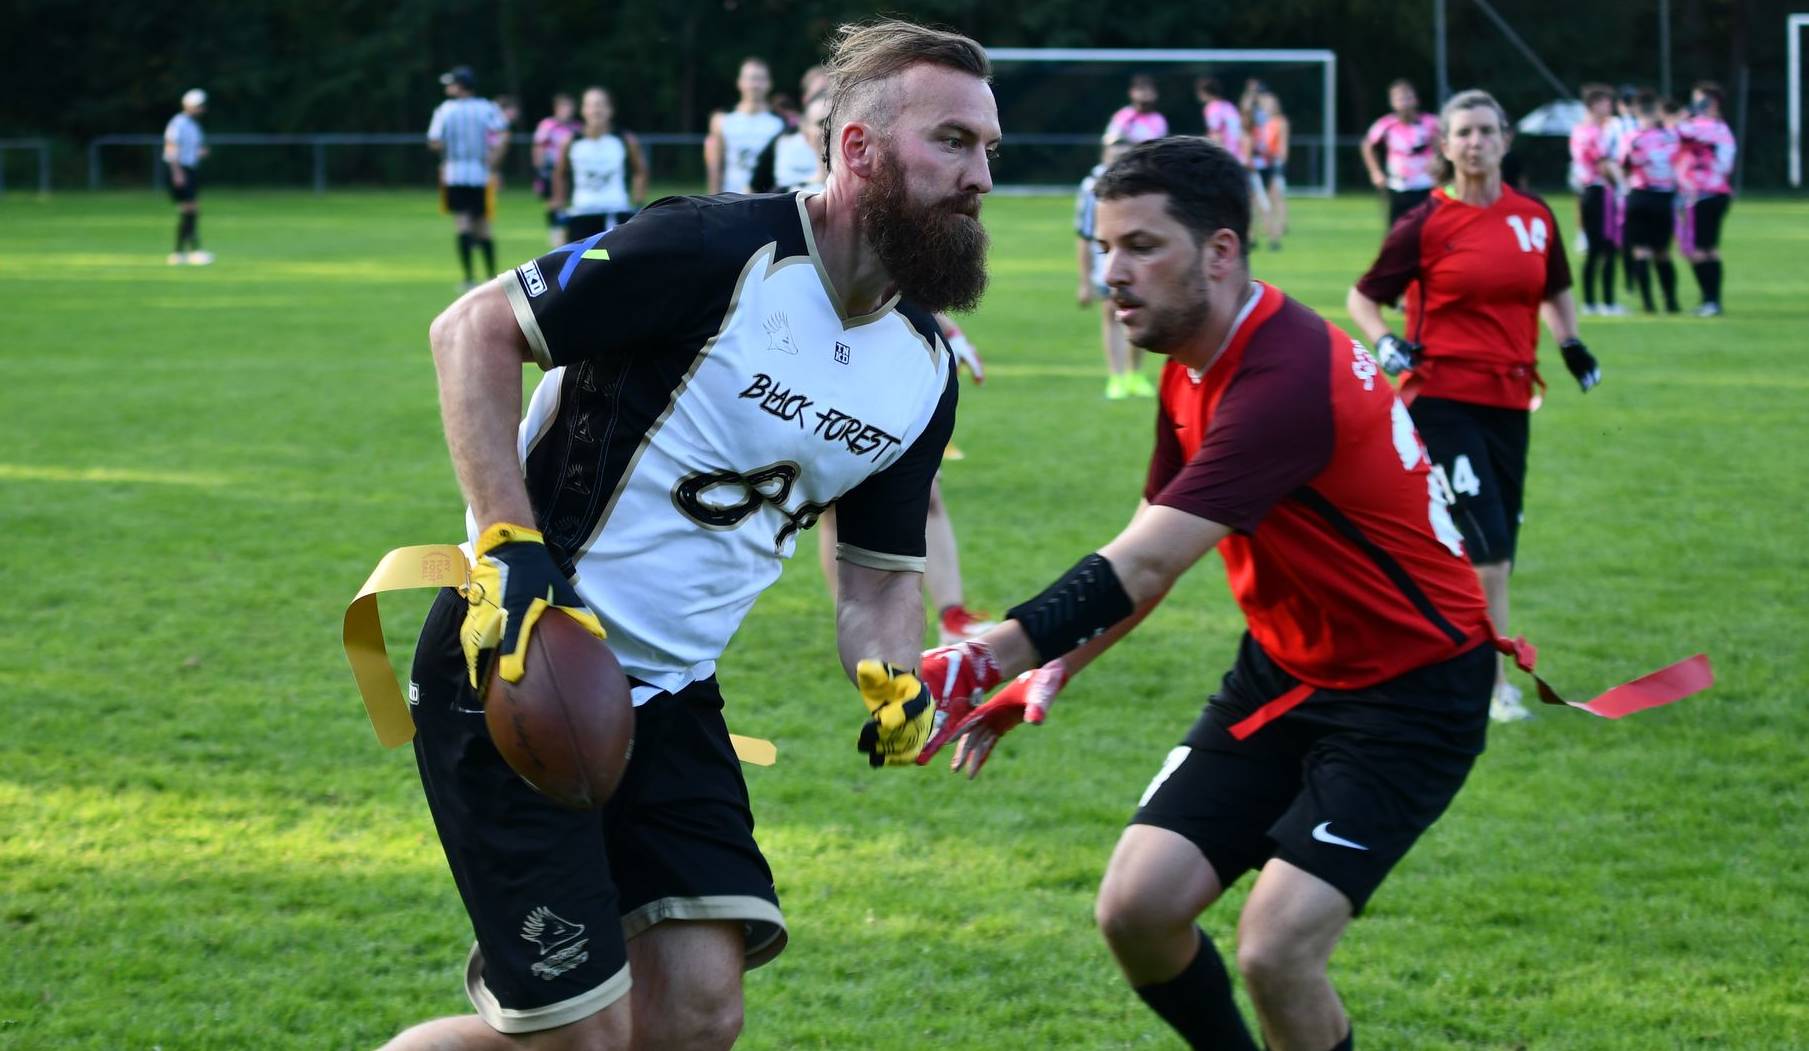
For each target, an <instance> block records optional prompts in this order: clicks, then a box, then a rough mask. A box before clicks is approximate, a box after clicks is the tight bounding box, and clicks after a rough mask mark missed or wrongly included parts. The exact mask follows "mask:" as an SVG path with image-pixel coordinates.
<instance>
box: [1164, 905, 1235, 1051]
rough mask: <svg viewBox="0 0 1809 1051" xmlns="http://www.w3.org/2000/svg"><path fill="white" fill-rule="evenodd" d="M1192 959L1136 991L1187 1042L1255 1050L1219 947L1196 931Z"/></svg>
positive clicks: (1230, 1050)
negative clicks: (1170, 974) (1196, 944)
mask: <svg viewBox="0 0 1809 1051" xmlns="http://www.w3.org/2000/svg"><path fill="white" fill-rule="evenodd" d="M1199 935H1200V948H1199V951H1197V952H1195V953H1194V957H1193V962H1192V963H1189V964H1188V965H1187V967H1186V968H1185V969H1184V970H1182V972H1181V973H1180V974H1177V975H1175V976H1174V977H1173V978H1170V979H1169V980H1168V981H1166V982H1161V983H1159V984H1156V985H1144V986H1139V987H1138V988H1137V995H1138V996H1140V997H1142V998H1143V1002H1144V1003H1146V1004H1148V1005H1149V1008H1150V1010H1152V1011H1154V1012H1156V1014H1158V1015H1160V1016H1161V1018H1162V1020H1163V1021H1164V1022H1167V1023H1168V1024H1169V1025H1171V1026H1173V1027H1174V1030H1175V1032H1177V1033H1180V1034H1181V1038H1182V1039H1184V1040H1186V1041H1187V1043H1188V1045H1189V1046H1192V1047H1204V1048H1213V1049H1215V1051H1257V1045H1256V1041H1255V1040H1253V1039H1251V1037H1250V1030H1249V1028H1248V1027H1247V1026H1245V1025H1244V1016H1243V1015H1242V1014H1240V1013H1238V1009H1237V1001H1235V1000H1233V999H1232V998H1231V976H1230V975H1229V974H1227V973H1226V972H1225V961H1224V960H1221V959H1219V951H1218V949H1217V948H1215V947H1214V946H1213V944H1212V939H1211V938H1208V937H1206V932H1205V931H1200V932H1199Z"/></svg>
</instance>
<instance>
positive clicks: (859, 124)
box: [835, 120, 878, 179]
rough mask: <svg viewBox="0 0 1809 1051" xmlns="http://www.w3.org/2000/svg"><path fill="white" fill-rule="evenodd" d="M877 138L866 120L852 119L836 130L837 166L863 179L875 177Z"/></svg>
mask: <svg viewBox="0 0 1809 1051" xmlns="http://www.w3.org/2000/svg"><path fill="white" fill-rule="evenodd" d="M876 144H877V139H876V138H875V136H874V134H873V129H872V128H871V127H869V126H868V125H867V124H866V123H865V122H863V121H858V120H851V121H849V122H848V123H846V124H844V125H842V126H841V127H840V128H839V129H837V131H836V136H835V161H836V163H835V166H836V167H838V168H845V169H847V171H848V172H849V173H850V174H852V175H855V176H858V177H860V178H862V179H871V178H872V177H873V171H874V162H875V160H876V159H877V156H878V154H877V150H876V149H875V146H876Z"/></svg>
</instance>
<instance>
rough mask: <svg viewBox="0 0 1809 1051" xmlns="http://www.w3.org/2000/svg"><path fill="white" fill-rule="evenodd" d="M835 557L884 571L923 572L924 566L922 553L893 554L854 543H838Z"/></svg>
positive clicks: (838, 559) (841, 560)
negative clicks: (871, 549) (856, 545)
mask: <svg viewBox="0 0 1809 1051" xmlns="http://www.w3.org/2000/svg"><path fill="white" fill-rule="evenodd" d="M835 557H836V561H838V562H851V563H853V564H854V565H857V566H865V567H867V568H868V569H877V570H879V571H881V572H883V573H921V572H923V566H924V557H923V556H922V555H915V556H913V555H891V554H887V553H886V552H884V551H869V550H867V549H866V548H864V547H855V546H854V545H853V544H840V543H838V544H836V545H835Z"/></svg>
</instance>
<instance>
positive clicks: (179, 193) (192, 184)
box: [163, 162, 201, 204]
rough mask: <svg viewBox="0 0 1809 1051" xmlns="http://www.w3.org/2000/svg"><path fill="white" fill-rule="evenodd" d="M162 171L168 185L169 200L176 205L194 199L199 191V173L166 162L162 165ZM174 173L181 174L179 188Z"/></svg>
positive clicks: (192, 169)
mask: <svg viewBox="0 0 1809 1051" xmlns="http://www.w3.org/2000/svg"><path fill="white" fill-rule="evenodd" d="M163 169H164V171H163V174H164V178H165V179H167V180H168V181H169V184H170V200H172V201H175V202H176V203H177V204H187V203H188V202H189V201H192V200H194V199H195V194H197V193H199V192H200V191H201V173H200V171H198V170H196V169H194V168H190V167H186V166H184V165H180V164H169V163H167V162H166V163H165V164H164V166H163ZM176 172H181V173H182V176H183V178H182V185H181V186H177V185H176V177H175V173H176Z"/></svg>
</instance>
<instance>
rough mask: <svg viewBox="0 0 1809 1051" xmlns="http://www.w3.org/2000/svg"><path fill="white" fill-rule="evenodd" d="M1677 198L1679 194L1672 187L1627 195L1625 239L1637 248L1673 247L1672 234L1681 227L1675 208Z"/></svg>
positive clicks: (1656, 249) (1633, 192)
mask: <svg viewBox="0 0 1809 1051" xmlns="http://www.w3.org/2000/svg"><path fill="white" fill-rule="evenodd" d="M1676 200H1677V195H1676V194H1675V193H1673V192H1671V191H1670V190H1634V191H1632V192H1631V193H1629V194H1627V226H1626V229H1625V230H1624V231H1622V235H1621V236H1622V240H1624V241H1626V242H1627V244H1628V245H1630V246H1632V247H1634V248H1650V249H1651V250H1652V251H1653V252H1664V251H1667V250H1669V249H1670V247H1671V234H1672V232H1673V231H1674V230H1676V228H1677V215H1676V213H1675V212H1673V211H1672V204H1673V203H1674V202H1675V201H1676Z"/></svg>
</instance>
